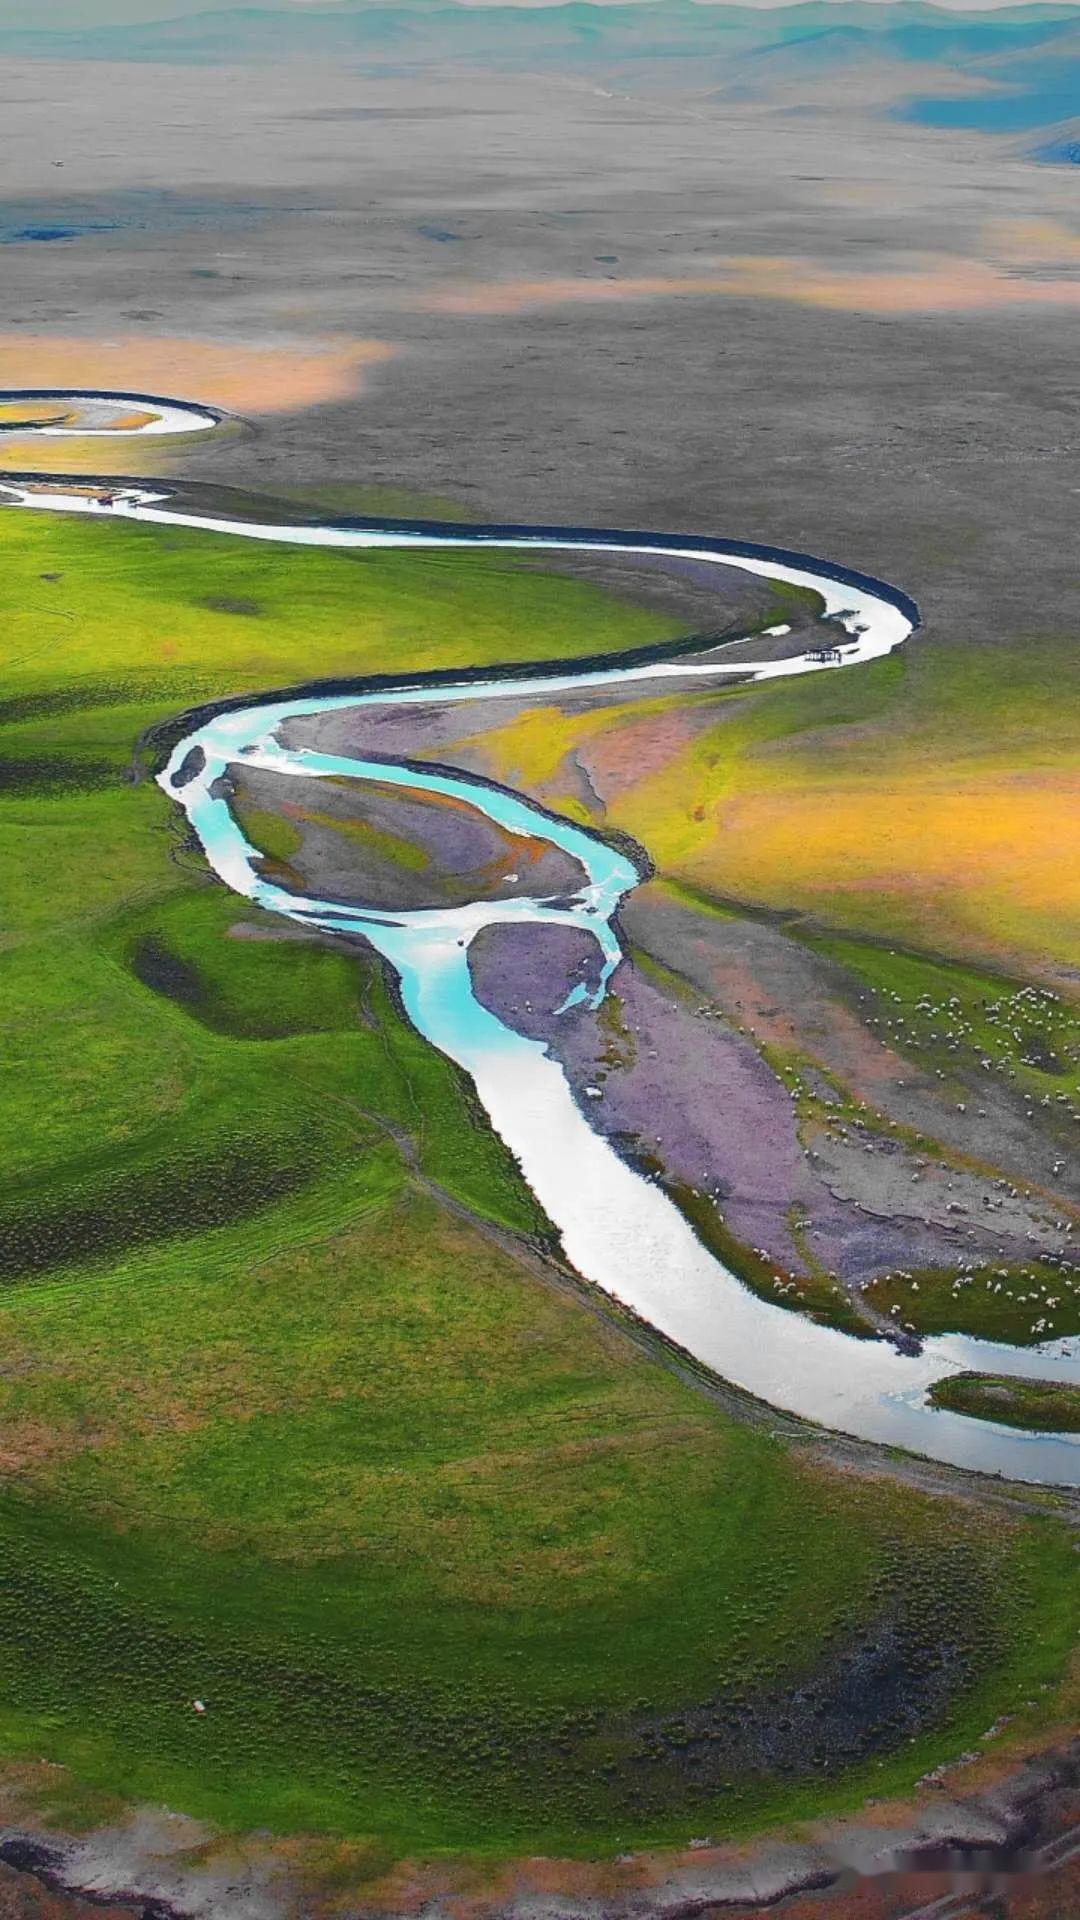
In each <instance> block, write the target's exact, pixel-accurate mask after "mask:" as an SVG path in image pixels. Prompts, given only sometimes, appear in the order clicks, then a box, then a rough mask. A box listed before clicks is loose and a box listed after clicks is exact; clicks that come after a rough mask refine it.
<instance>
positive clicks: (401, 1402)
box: [0, 511, 1075, 1872]
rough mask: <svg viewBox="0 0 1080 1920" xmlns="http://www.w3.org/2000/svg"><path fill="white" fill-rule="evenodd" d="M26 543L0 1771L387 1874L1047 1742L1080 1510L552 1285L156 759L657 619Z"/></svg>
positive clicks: (106, 531) (534, 574)
mask: <svg viewBox="0 0 1080 1920" xmlns="http://www.w3.org/2000/svg"><path fill="white" fill-rule="evenodd" d="M0 560H2V567H0V602H2V605H3V629H2V631H3V644H4V650H5V653H6V654H7V656H8V658H7V671H6V697H5V700H4V703H3V706H2V708H0V854H2V858H3V862H4V871H5V878H6V881H7V909H6V913H5V922H4V928H3V937H2V944H0V988H2V992H3V1004H4V1007H5V1027H6V1041H7V1050H8V1064H9V1071H8V1072H7V1074H6V1075H5V1078H4V1092H3V1099H4V1101H5V1103H6V1112H5V1121H6V1127H5V1137H6V1138H7V1140H8V1143H9V1144H8V1159H7V1174H8V1179H7V1182H6V1183H5V1198H4V1201H3V1204H2V1208H0V1253H2V1260H3V1282H2V1289H0V1567H2V1570H3V1571H2V1577H0V1752H2V1753H3V1754H4V1755H5V1756H6V1757H7V1758H8V1759H9V1760H10V1761H12V1762H17V1761H18V1759H19V1757H20V1756H26V1755H42V1756H45V1757H46V1758H48V1759H51V1760H55V1761H58V1762H60V1763H62V1764H63V1765H64V1767H66V1768H67V1769H68V1773H67V1775H66V1776H65V1779H66V1781H67V1785H66V1787H65V1789H64V1794H65V1802H64V1804H65V1807H66V1809H67V1810H68V1811H70V1809H71V1807H72V1806H77V1805H78V1804H79V1803H80V1798H81V1800H82V1803H83V1804H84V1805H85V1806H86V1807H92V1805H93V1804H94V1800H93V1796H94V1793H95V1792H96V1791H97V1790H99V1789H107V1790H109V1791H110V1792H113V1793H120V1794H122V1795H126V1796H130V1797H132V1798H137V1797H150V1798H153V1799H155V1800H159V1801H165V1802H167V1803H169V1804H171V1805H173V1806H175V1807H179V1808H184V1809H189V1810H191V1811H193V1812H195V1813H200V1814H206V1815H209V1816H212V1817H214V1818H216V1819H217V1820H219V1821H221V1822H222V1823H224V1824H225V1825H226V1826H232V1827H237V1828H250V1827H261V1828H272V1829H275V1830H278V1831H294V1830H307V1831H323V1832H334V1833H340V1834H346V1835H350V1836H353V1837H354V1838H357V1839H360V1840H366V1841H367V1842H368V1843H369V1844H370V1849H371V1861H372V1872H375V1871H377V1870H378V1869H379V1866H380V1864H381V1863H384V1862H386V1861H387V1860H389V1859H390V1858H392V1857H393V1856H394V1855H395V1854H397V1853H401V1852H405V1851H412V1852H416V1851H421V1852H423V1851H437V1850H439V1849H445V1848H465V1847H468V1848H471V1849H475V1850H478V1851H487V1852H498V1851H499V1850H503V1849H510V1848H528V1849H531V1850H532V1849H537V1848H540V1847H544V1848H548V1847H552V1848H554V1847H557V1848H561V1849H566V1850H573V1851H589V1850H593V1849H595V1848H598V1847H602V1846H614V1845H615V1844H627V1843H630V1842H634V1843H641V1842H644V1841H648V1840H653V1841H662V1840H684V1839H685V1838H686V1837H687V1835H688V1834H689V1833H690V1832H694V1831H698V1830H699V1829H700V1828H701V1826H702V1825H703V1824H706V1825H707V1824H708V1823H709V1822H714V1823H718V1824H720V1825H721V1826H722V1827H723V1829H724V1830H725V1831H727V1830H737V1829H739V1828H746V1827H749V1826H750V1825H752V1824H753V1823H754V1822H756V1821H760V1820H762V1819H764V1818H782V1817H793V1816H798V1815H802V1814H805V1813H808V1812H810V1811H814V1812H818V1811H820V1810H821V1809H822V1807H823V1805H824V1804H825V1802H826V1801H831V1802H832V1803H836V1804H851V1803H853V1802H854V1801H856V1800H857V1799H859V1798H860V1797H862V1796H864V1795H865V1794H866V1792H867V1791H868V1790H869V1789H870V1788H871V1787H873V1789H874V1790H875V1791H881V1790H883V1789H884V1788H885V1787H888V1786H899V1785H902V1784H905V1783H907V1782H909V1781H911V1780H912V1779H913V1778H914V1777H915V1776H917V1775H918V1774H920V1773H921V1772H923V1771H925V1770H926V1769H927V1768H928V1767H929V1766H932V1765H934V1764H936V1763H937V1762H938V1761H940V1760H941V1759H942V1758H944V1757H945V1756H947V1755H949V1754H951V1753H955V1752H956V1751H957V1750H959V1749H960V1748H962V1747H963V1746H965V1745H966V1744H969V1743H970V1741H971V1740H972V1739H973V1738H974V1737H975V1736H976V1735H978V1734H979V1733H981V1732H982V1731H983V1730H984V1729H985V1728H986V1727H987V1726H988V1725H989V1724H990V1722H991V1721H993V1720H994V1719H995V1718H996V1717H997V1716H999V1715H1002V1714H1018V1715H1019V1716H1020V1719H1019V1720H1018V1722H1017V1725H1019V1726H1021V1727H1032V1728H1037V1727H1038V1726H1039V1725H1040V1724H1042V1723H1044V1722H1046V1721H1048V1720H1051V1719H1053V1717H1054V1716H1055V1714H1056V1713H1058V1712H1059V1711H1061V1702H1062V1699H1063V1696H1062V1694H1061V1692H1060V1686H1061V1683H1062V1679H1063V1675H1064V1671H1065V1666H1066V1661H1067V1657H1068V1651H1069V1647H1070V1645H1071V1643H1072V1638H1073V1631H1074V1601H1075V1580H1074V1575H1073V1571H1072V1569H1073V1558H1072V1555H1071V1550H1070V1549H1069V1547H1068V1545H1067V1543H1066V1541H1065V1539H1064V1537H1063V1535H1062V1533H1061V1532H1060V1531H1059V1528H1058V1526H1057V1523H1056V1521H1055V1520H1054V1518H1053V1504H1052V1502H1050V1503H1048V1507H1047V1517H1046V1518H1045V1519H1042V1520H1039V1519H1021V1518H1012V1517H1005V1516H1003V1513H1002V1512H1001V1511H995V1512H994V1513H993V1515H992V1516H990V1517H986V1516H984V1515H983V1514H982V1512H981V1511H980V1510H979V1509H978V1508H977V1507H976V1506H973V1505H971V1504H969V1503H964V1504H961V1503H960V1502H958V1501H952V1500H947V1499H942V1498H931V1497H930V1496H929V1495H927V1494H924V1493H920V1492H917V1491H915V1490H913V1489H912V1488H909V1487H906V1486H903V1485H901V1484H899V1483H894V1482H892V1481H889V1480H885V1479H881V1480H872V1479H868V1478H867V1479H863V1478H855V1477H854V1476H847V1475H844V1474H843V1473H841V1472H839V1471H836V1470H833V1469H831V1468H827V1467H825V1466H823V1465H821V1464H819V1463H814V1462H811V1461H810V1460H809V1459H808V1458H799V1457H798V1456H797V1455H796V1454H795V1453H794V1452H793V1451H791V1450H789V1449H788V1448H787V1447H786V1446H785V1445H784V1444H783V1443H782V1441H781V1440H780V1439H779V1438H778V1437H777V1436H776V1435H774V1434H773V1433H772V1432H771V1430H770V1427H769V1423H768V1422H767V1421H766V1422H765V1423H763V1424H758V1423H754V1422H743V1421H736V1420H735V1419H733V1418H732V1417H731V1416H730V1415H729V1414H727V1413H726V1412H725V1411H723V1410H722V1409H721V1407H720V1406H719V1405H717V1404H714V1402H713V1401H711V1400H710V1399H709V1398H707V1397H706V1396H704V1395H702V1394H700V1393H698V1392H697V1391H695V1390H694V1389H692V1388H691V1387H690V1386H688V1385H686V1384H684V1383H683V1381H682V1380H680V1379H679V1378H678V1377H677V1376H676V1375H675V1374H674V1373H672V1372H670V1371H668V1370H666V1369H665V1368H664V1367H662V1366H661V1365H659V1364H657V1362H656V1360H655V1359H654V1358H653V1357H651V1356H650V1355H649V1354H648V1353H647V1352H646V1351H643V1350H642V1348H641V1347H640V1346H639V1345H637V1344H635V1343H634V1342H632V1341H631V1340H630V1338H629V1337H628V1336H627V1335H626V1334H625V1333H624V1332H622V1331H621V1330H619V1328H618V1327H616V1326H614V1325H613V1324H611V1323H610V1322H609V1321H608V1320H606V1319H605V1318H604V1317H603V1316H601V1315H598V1314H597V1313H596V1312H595V1311H594V1310H593V1308H592V1306H591V1305H590V1303H589V1302H587V1301H586V1300H585V1299H584V1298H583V1297H581V1296H580V1295H579V1294H578V1293H577V1292H576V1291H575V1290H574V1289H573V1287H572V1285H570V1284H569V1283H566V1284H560V1281H559V1278H558V1275H557V1273H556V1272H555V1271H554V1270H552V1271H551V1273H550V1274H549V1275H548V1277H545V1269H544V1267H543V1265H542V1263H541V1261H540V1260H538V1259H537V1257H536V1253H535V1249H536V1248H537V1247H538V1246H542V1245H543V1243H544V1241H545V1237H546V1233H547V1229H546V1224H545V1222H544V1221H543V1219H542V1218H540V1217H539V1216H538V1214H537V1211H536V1208H535V1206H534V1204H533V1202H532V1200H531V1197H530V1195H529V1193H528V1191H527V1190H526V1189H525V1187H524V1185H523V1183H522V1181H521V1179H520V1177H519V1175H518V1172H517V1169H516V1167H515V1166H514V1164H513V1163H512V1162H511V1160H510V1159H509V1157H508V1155H507V1153H506V1152H505V1150H504V1149H503V1148H502V1147H501V1145H500V1143H499V1142H498V1141H497V1140H496V1139H495V1138H494V1137H493V1135H492V1134H491V1133H490V1131H489V1130H488V1129H487V1128H486V1127H485V1125H484V1124H483V1123H482V1121H481V1119H480V1118H479V1117H478V1115H477V1113H476V1111H475V1109H474V1106H473V1103H472V1101H471V1099H470V1093H469V1088H468V1086H467V1085H466V1083H465V1082H464V1081H463V1079H462V1078H461V1076H460V1075H459V1074H458V1073H457V1072H456V1070H455V1069H453V1068H452V1067H451V1066H450V1065H449V1063H448V1062H446V1061H445V1060H444V1059H443V1058H442V1057H441V1056H439V1055H438V1054H436V1053H434V1052H433V1051H432V1050H431V1049H430V1048H428V1047H427V1046H426V1045H425V1044H423V1043H422V1042H421V1041H420V1040H419V1039H418V1037H417V1036H416V1035H415V1034H414V1033H413V1032H412V1030H411V1029H410V1028H409V1027H408V1025H407V1024H406V1023H405V1022H404V1020H403V1019H402V1017H401V1016H400V1014H399V1012H398V1010H397V1008H396V1006H395V1003H394V999H393V995H392V992H391V991H390V989H389V987H388V983H387V981H386V980H385V978H384V977H383V974H382V972H381V971H380V969H379V968H378V967H377V966H376V965H375V964H374V962H373V961H371V960H370V959H369V958H368V957H366V956H365V954H364V953H363V952H362V951H360V950H357V951H355V952H347V951H344V950H339V949H336V948H333V947H331V946H329V945H317V944H312V943H308V942H305V941H302V940H301V941H296V940H292V939H278V938H259V937H255V936H257V935H258V934H260V933H263V934H265V933H266V932H267V931H268V930H271V928H270V923H268V922H265V921H264V922H263V923H262V925H261V926H260V924H259V919H258V916H257V915H255V914H254V913H253V912H251V911H249V910H248V909H246V908H245V906H244V905H243V903H242V902H240V901H238V900H237V899H235V898H234V897H232V896H231V895H228V894H226V893H225V892H224V890H223V889H221V888H220V887H219V886H218V885H217V884H216V883H214V882H213V881H212V880H211V878H210V877H209V875H208V873H207V871H206V868H205V866H204V864H203V862H202V861H201V859H200V857H199V856H198V853H197V851H195V850H194V849H192V848H191V847H190V846H187V845H186V844H185V842H184V840H183V838H182V835H181V832H180V829H179V825H178V819H177V816H176V814H175V811H174V809H172V808H171V807H170V805H169V803H168V801H167V800H166V798H165V796H164V795H163V794H162V793H161V792H160V791H159V790H158V789H157V787H156V786H155V785H154V784H153V783H152V781H150V780H149V779H148V778H146V777H143V778H141V779H133V778H132V775H131V766H132V756H133V750H134V747H135V743H136V741H137V740H138V739H139V738H140V737H141V736H142V735H143V734H144V733H145V732H146V730H147V729H148V728H151V727H153V726H155V725H158V724H160V723H162V722H164V721H165V720H167V719H169V718H170V717H171V716H173V715H174V714H175V713H176V712H177V711H178V710H180V709H182V708H183V707H184V706H186V705H189V704H191V703H193V702H196V701H203V700H207V699H211V698H214V697H221V696H225V695H230V694H234V693H241V692H244V691H247V690H257V689H263V688H267V689H269V688H273V687H276V686H282V685H286V684H289V683H292V682H296V681H298V680H304V679H309V678H312V677H314V676H316V675H325V676H337V675H344V674H352V673H358V674H359V673H367V672H385V671H388V670H396V669H401V668H404V667H406V666H407V667H410V668H416V667H435V666H442V665H448V666H449V665H469V664H476V663H480V662H496V661H500V660H504V659H519V660H520V659H527V658H533V659H537V658H548V657H555V656H557V655H559V654H563V655H567V656H573V655H578V654H584V653H595V652H598V651H601V650H618V649H623V648H627V647H631V646H636V645H640V644H642V643H643V642H644V641H649V640H656V639H660V638H662V637H664V635H665V633H670V632H671V631H672V627H671V625H670V623H665V622H664V621H663V620H660V619H658V618H657V617H656V616H654V615H649V616H646V615H645V614H643V613H642V611H641V610H640V609H639V608H637V607H635V606H633V605H631V604H629V603H627V602H624V601H621V600H619V599H617V598H614V597H613V596H611V595H609V594H606V593H604V592H602V591H601V590H600V589H598V588H596V587H593V586H589V585H585V584H583V583H580V582H575V581H571V580H567V579H565V578H561V579H556V578H554V577H551V576H547V575H545V574H543V573H541V572H538V571H536V570H535V568H523V567H517V566H515V565H514V564H513V563H512V562H510V561H507V560H505V559H496V558H494V557H491V556H460V555H453V556H442V557H437V558H436V557H423V556H408V555H401V554H381V555H369V556H366V557H364V558H363V559H356V558H351V557H348V556H344V555H330V554H318V553H315V554H307V553H301V552H296V551H289V550H288V549H273V548H264V547H255V546H253V545H252V546H246V545H244V544H243V543H240V542H232V543H231V542H228V541H226V540H218V539H215V538H212V537H205V536H196V535H192V534H185V533H181V532H169V533H158V532H154V531H151V530H148V529H146V528H137V527H133V526H129V525H124V524H122V523H111V524H108V525H104V526H102V525H92V524H88V523H85V522H80V521H78V520H75V519H71V520H65V519H62V518H60V517H57V516H53V515H45V514H39V515H34V514H30V513H23V512H15V511H11V512H0ZM852 1661H855V1662H856V1663H857V1670H858V1671H859V1672H860V1673H861V1674H862V1675H863V1676H864V1685H863V1686H862V1689H861V1695H860V1701H861V1704H860V1706H859V1708H858V1711H857V1712H856V1713H854V1715H852V1714H851V1713H850V1712H847V1711H846V1710H845V1709H844V1707H843V1701H844V1699H845V1698H846V1694H845V1687H846V1680H845V1675H847V1674H849V1673H850V1671H851V1670H852V1669H851V1663H852ZM196 1701H198V1702H200V1703H201V1704H202V1708H203V1709H204V1710H203V1711H197V1710H196V1707H195V1704H194V1703H195V1702H196ZM1033 1701H1035V1702H1037V1703H1038V1704H1037V1705H1035V1706H1032V1705H1031V1703H1032V1702H1033ZM800 1702H801V1704H800ZM807 1702H808V1703H809V1705H807ZM800 1714H804V1715H805V1714H810V1715H812V1720H811V1719H807V1720H806V1722H805V1729H804V1723H803V1721H802V1720H800V1719H799V1715H800ZM792 1727H794V1729H795V1734H794V1736H792V1735H791V1729H792Z"/></svg>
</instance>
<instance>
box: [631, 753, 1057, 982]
mask: <svg viewBox="0 0 1080 1920" xmlns="http://www.w3.org/2000/svg"><path fill="white" fill-rule="evenodd" d="M627 823H628V824H629V825H630V826H631V830H633V819H632V817H630V818H628V822H627ZM702 828H704V832H702ZM698 832H699V834H700V835H701V837H700V838H699V839H698V840H697V844H696V845H688V844H687V843H686V841H685V840H684V844H683V846H682V847H681V848H680V850H679V855H678V856H677V857H676V860H675V861H674V862H673V863H672V866H671V867H669V869H668V870H669V871H671V870H675V871H680V870H681V871H682V872H683V873H684V874H685V875H686V876H687V877H688V878H694V879H696V880H697V881H698V882H699V884H702V885H708V886H710V887H712V888H714V889H716V890H718V891H720V892H722V893H724V894H728V895H734V896H736V897H739V898H742V899H747V900H760V901H771V902H778V901H783V902H784V903H785V904H787V905H795V906H803V907H805V908H806V909H807V910H809V911H817V912H819V913H822V912H823V913H824V914H825V915H826V916H827V917H829V918H834V919H837V920H839V921H840V922H841V923H846V924H849V925H860V924H861V925H868V926H872V927H875V928H877V929H878V930H880V931H881V932H892V933H894V934H896V935H898V936H899V935H902V934H905V933H906V934H909V935H915V936H917V937H918V938H920V939H932V940H934V941H942V940H944V941H946V942H947V944H948V947H949V949H950V950H952V951H962V952H967V953H968V954H969V955H973V956H980V955H981V956H983V957H987V956H988V957H994V956H1000V954H1001V952H1002V951H1003V950H1004V949H1008V950H1011V952H1012V953H1013V954H1015V955H1016V956H1018V957H1022V958H1025V959H1027V960H1028V961H1029V962H1031V963H1034V964H1038V963H1039V962H1040V961H1041V962H1042V963H1043V964H1044V965H1045V962H1046V960H1047V959H1049V960H1051V961H1052V962H1053V961H1057V962H1060V963H1064V964H1066V965H1068V964H1069V963H1070V962H1074V961H1075V955H1076V944H1077V938H1078V936H1080V778H1078V777H1077V776H1075V775H1070V774H1069V773H1067V772H1047V773H1038V774H1033V773H1032V774H1028V773H1014V772H1010V771H1002V772H1000V773H998V772H993V771H990V770H986V771H981V772H979V773H978V774H973V775H971V776H969V777H968V778H966V779H965V780H963V781H962V782H961V781H959V780H958V779H956V778H955V776H951V777H950V778H949V779H948V780H941V781H940V782H938V781H928V780H926V779H924V778H918V777H913V776H909V777H907V778H903V777H898V776H897V775H896V774H895V773H891V774H890V775H889V777H888V779H887V780H882V781H880V782H878V781H875V780H873V779H871V778H867V779H865V780H860V781H857V782H850V783H839V782H838V783H837V784H836V785H834V786H831V787H830V788H829V789H828V790H821V789H818V790H814V789H813V788H804V787H798V788H796V787H789V786H788V785H787V783H786V782H785V783H784V784H783V785H780V784H779V783H777V784H775V785H774V784H771V783H770V784H769V785H768V786H765V785H764V784H762V785H760V786H758V785H753V786H751V785H749V784H746V785H744V784H743V783H742V780H739V781H737V783H736V787H735V790H734V791H729V792H728V793H727V794H726V795H723V796H720V797H718V798H717V800H716V802H715V803H714V804H713V805H712V806H710V807H709V808H708V809H707V813H706V817H705V819H704V820H703V821H700V822H699V823H698ZM662 837H663V835H662V834H661V835H656V834H655V833H654V834H653V835H652V836H651V838H650V845H651V848H652V850H653V851H655V852H660V853H661V859H662V858H663V855H662V849H660V848H658V847H657V844H656V842H657V839H658V838H661V839H662Z"/></svg>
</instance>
